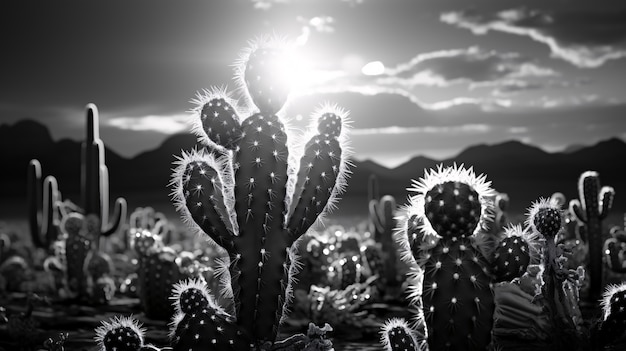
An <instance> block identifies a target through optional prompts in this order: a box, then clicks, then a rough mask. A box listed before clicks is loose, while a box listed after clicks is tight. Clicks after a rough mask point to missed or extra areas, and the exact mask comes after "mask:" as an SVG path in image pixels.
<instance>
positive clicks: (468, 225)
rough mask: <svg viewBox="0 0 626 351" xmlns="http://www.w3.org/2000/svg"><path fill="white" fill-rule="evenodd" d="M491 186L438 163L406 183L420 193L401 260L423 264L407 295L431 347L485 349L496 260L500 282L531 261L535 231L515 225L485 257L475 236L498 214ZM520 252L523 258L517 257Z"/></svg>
mask: <svg viewBox="0 0 626 351" xmlns="http://www.w3.org/2000/svg"><path fill="white" fill-rule="evenodd" d="M490 184H491V182H487V181H486V177H485V176H484V175H480V176H476V174H475V173H474V171H473V169H472V168H469V169H465V168H463V166H462V165H461V166H456V165H454V166H452V167H446V168H444V167H443V166H441V165H440V166H438V168H437V170H431V171H426V173H425V176H424V177H423V178H421V179H419V180H416V181H413V187H412V188H410V189H409V190H410V191H412V192H414V193H416V194H415V195H413V196H411V198H410V203H409V205H408V206H407V207H406V208H405V209H404V212H405V214H404V216H403V217H402V218H403V220H402V223H401V224H400V227H399V230H398V231H397V232H396V239H397V241H398V244H399V247H400V250H401V258H402V259H403V260H404V261H406V262H407V263H409V264H410V265H412V266H413V267H415V266H419V268H414V271H413V272H411V275H412V276H414V278H415V282H416V284H418V285H419V286H412V287H411V288H410V294H409V298H411V299H412V301H411V302H412V303H413V304H414V305H416V306H418V307H421V308H422V309H423V314H424V316H421V315H418V316H417V317H418V321H417V324H418V325H423V324H424V323H425V324H426V327H427V335H428V346H429V348H431V349H436V350H439V349H454V350H468V349H472V350H473V349H484V348H485V347H487V345H489V344H490V341H491V329H492V325H493V311H494V300H493V292H492V284H493V283H494V282H495V281H494V280H493V279H492V270H495V268H493V269H492V263H491V261H493V265H495V267H499V268H498V269H497V272H496V273H497V276H498V277H499V279H500V280H505V279H511V278H513V277H518V276H520V275H522V273H523V271H524V266H525V264H524V263H525V261H526V260H528V261H530V259H529V258H524V257H525V254H524V251H529V252H530V247H534V246H535V244H534V242H532V237H530V236H528V235H524V234H522V233H521V231H518V230H517V229H515V228H513V229H510V230H509V235H508V236H506V237H505V239H504V240H503V241H502V242H500V243H499V244H498V245H497V246H496V248H495V250H494V251H493V253H492V254H493V257H485V256H484V253H486V252H488V251H487V250H486V249H485V248H484V247H482V246H484V245H486V244H485V242H483V241H481V240H482V239H480V237H479V236H477V234H478V233H479V232H481V233H482V232H484V231H485V230H486V226H487V222H489V221H492V220H493V218H491V216H493V209H492V206H493V203H492V202H491V201H490V200H489V199H490V197H493V196H494V191H493V189H491V187H490ZM516 239H517V240H516ZM509 250H510V251H509ZM530 253H531V254H532V252H530ZM516 256H519V257H520V261H519V263H512V262H517V261H516V260H515V257H516ZM506 262H509V264H506ZM520 268H521V269H520ZM422 318H424V319H425V321H424V320H421V319H422Z"/></svg>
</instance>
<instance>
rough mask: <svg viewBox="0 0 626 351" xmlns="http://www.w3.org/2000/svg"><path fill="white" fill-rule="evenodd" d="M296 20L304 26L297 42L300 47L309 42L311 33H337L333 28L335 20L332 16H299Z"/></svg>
mask: <svg viewBox="0 0 626 351" xmlns="http://www.w3.org/2000/svg"><path fill="white" fill-rule="evenodd" d="M296 20H297V21H298V22H299V23H301V24H302V32H301V33H300V35H299V36H298V37H297V38H296V40H295V42H296V44H298V45H305V44H306V43H307V42H308V41H309V38H310V37H311V31H315V32H318V33H333V32H334V31H335V27H334V26H333V23H334V22H335V19H334V18H333V17H331V16H314V17H311V18H306V17H302V16H298V17H297V18H296Z"/></svg>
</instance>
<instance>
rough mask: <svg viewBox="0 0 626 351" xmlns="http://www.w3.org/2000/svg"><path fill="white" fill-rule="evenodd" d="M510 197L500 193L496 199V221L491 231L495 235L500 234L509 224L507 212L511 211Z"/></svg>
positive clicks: (494, 202)
mask: <svg viewBox="0 0 626 351" xmlns="http://www.w3.org/2000/svg"><path fill="white" fill-rule="evenodd" d="M509 203H510V199H509V195H508V194H506V193H498V194H497V195H496V196H495V197H494V201H493V205H494V206H493V208H494V219H493V223H492V224H491V228H490V231H491V233H493V234H496V235H497V234H500V233H501V232H502V231H503V230H504V229H505V227H506V225H507V224H508V223H509V216H508V214H507V210H508V209H509Z"/></svg>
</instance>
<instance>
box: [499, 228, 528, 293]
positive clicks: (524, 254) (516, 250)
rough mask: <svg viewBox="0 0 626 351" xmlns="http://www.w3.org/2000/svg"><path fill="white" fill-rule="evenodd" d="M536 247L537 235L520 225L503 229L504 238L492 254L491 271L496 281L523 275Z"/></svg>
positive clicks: (508, 279)
mask: <svg viewBox="0 0 626 351" xmlns="http://www.w3.org/2000/svg"><path fill="white" fill-rule="evenodd" d="M537 245H538V242H537V235H533V234H532V233H531V232H529V231H527V230H525V229H522V226H521V225H510V226H508V227H505V229H504V238H503V239H502V240H501V241H500V243H499V244H498V246H497V247H496V249H495V252H494V262H493V270H494V273H495V275H496V277H497V281H511V280H513V279H514V278H517V277H519V276H520V275H522V274H524V273H525V272H526V269H527V268H528V265H529V264H530V260H531V257H533V256H535V254H536V252H537ZM533 253H535V254H533Z"/></svg>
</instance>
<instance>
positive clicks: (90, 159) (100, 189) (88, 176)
mask: <svg viewBox="0 0 626 351" xmlns="http://www.w3.org/2000/svg"><path fill="white" fill-rule="evenodd" d="M104 151H105V150H104V143H103V142H102V140H101V139H100V125H99V120H98V108H97V107H96V105H94V104H88V105H87V139H86V140H85V141H84V142H83V144H82V163H81V192H82V197H83V206H84V207H85V208H84V211H85V212H84V213H85V215H90V214H95V215H96V216H98V218H99V220H100V234H101V235H104V236H108V235H111V234H112V233H114V232H116V231H117V230H118V229H119V228H120V225H121V224H123V222H124V219H125V217H126V200H125V199H124V198H118V199H117V200H115V212H114V215H113V222H111V224H110V225H109V224H108V223H109V170H108V168H107V166H106V164H105V160H104Z"/></svg>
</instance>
